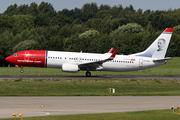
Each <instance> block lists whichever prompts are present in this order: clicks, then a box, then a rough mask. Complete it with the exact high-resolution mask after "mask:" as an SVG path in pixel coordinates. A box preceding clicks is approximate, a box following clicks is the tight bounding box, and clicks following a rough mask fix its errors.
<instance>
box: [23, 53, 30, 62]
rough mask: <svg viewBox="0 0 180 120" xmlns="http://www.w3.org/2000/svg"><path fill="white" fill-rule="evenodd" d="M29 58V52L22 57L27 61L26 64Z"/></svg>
mask: <svg viewBox="0 0 180 120" xmlns="http://www.w3.org/2000/svg"><path fill="white" fill-rule="evenodd" d="M29 56H30V54H29V52H26V53H25V56H24V60H27V62H28V61H29Z"/></svg>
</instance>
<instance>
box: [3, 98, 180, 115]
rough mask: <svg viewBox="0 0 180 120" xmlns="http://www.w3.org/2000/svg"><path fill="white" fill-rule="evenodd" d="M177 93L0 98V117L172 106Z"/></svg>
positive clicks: (119, 110)
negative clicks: (171, 94)
mask: <svg viewBox="0 0 180 120" xmlns="http://www.w3.org/2000/svg"><path fill="white" fill-rule="evenodd" d="M179 105H180V96H82V97H0V118H13V116H12V114H13V113H15V114H16V115H17V117H19V114H20V113H23V117H32V116H49V115H70V114H90V113H112V112H127V111H144V110H158V109H171V106H174V107H176V106H179Z"/></svg>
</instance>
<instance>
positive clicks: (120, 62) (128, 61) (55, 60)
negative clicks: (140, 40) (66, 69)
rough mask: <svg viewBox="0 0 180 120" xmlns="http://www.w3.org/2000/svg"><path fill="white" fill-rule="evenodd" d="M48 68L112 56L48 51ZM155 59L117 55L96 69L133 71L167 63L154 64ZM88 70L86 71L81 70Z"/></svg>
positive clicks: (108, 54)
mask: <svg viewBox="0 0 180 120" xmlns="http://www.w3.org/2000/svg"><path fill="white" fill-rule="evenodd" d="M47 52H48V53H47V56H46V57H47V68H62V65H63V64H74V65H79V64H83V63H90V62H95V61H100V60H104V59H107V58H108V57H109V56H110V55H111V54H110V53H106V54H95V53H77V52H60V51H47ZM153 60H154V58H149V57H138V56H128V55H116V57H115V58H114V59H113V60H111V61H107V62H105V63H103V64H102V66H100V67H98V68H96V70H100V71H133V70H142V69H146V68H153V67H156V66H160V65H163V64H165V63H166V61H158V62H153ZM81 70H86V69H81Z"/></svg>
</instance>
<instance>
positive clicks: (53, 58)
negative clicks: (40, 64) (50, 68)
mask: <svg viewBox="0 0 180 120" xmlns="http://www.w3.org/2000/svg"><path fill="white" fill-rule="evenodd" d="M48 58H49V59H62V57H48Z"/></svg>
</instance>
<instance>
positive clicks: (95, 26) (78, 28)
mask: <svg viewBox="0 0 180 120" xmlns="http://www.w3.org/2000/svg"><path fill="white" fill-rule="evenodd" d="M167 27H173V28H174V33H173V36H172V39H171V42H170V45H169V48H168V52H167V54H166V55H167V56H170V57H175V56H176V57H179V56H180V46H179V44H180V42H179V41H180V9H174V10H172V9H169V10H166V11H165V10H163V11H160V10H157V11H153V10H145V11H143V10H142V9H138V10H134V8H133V6H132V5H130V6H127V7H125V8H123V7H122V5H117V6H113V7H111V6H109V5H103V4H102V5H100V6H97V4H96V3H87V4H84V5H83V6H82V8H74V9H72V10H68V9H63V10H62V11H55V9H54V8H53V6H52V4H51V3H48V2H41V4H39V5H38V4H37V3H35V2H32V3H31V4H30V5H26V4H24V5H20V6H18V5H17V4H14V5H10V6H9V7H8V8H7V9H6V10H5V11H4V13H2V14H0V66H7V62H6V61H5V60H4V59H5V57H7V56H9V55H11V54H13V53H14V52H17V51H21V50H32V49H33V50H57V51H72V52H80V51H82V52H93V53H105V52H107V51H108V50H109V49H110V48H111V47H115V48H119V51H118V54H133V53H136V52H141V51H143V50H145V49H146V48H147V47H148V46H149V45H150V44H151V43H152V42H153V41H154V40H155V39H156V38H157V37H158V36H159V35H160V34H161V33H162V31H163V30H164V29H165V28H167Z"/></svg>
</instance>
